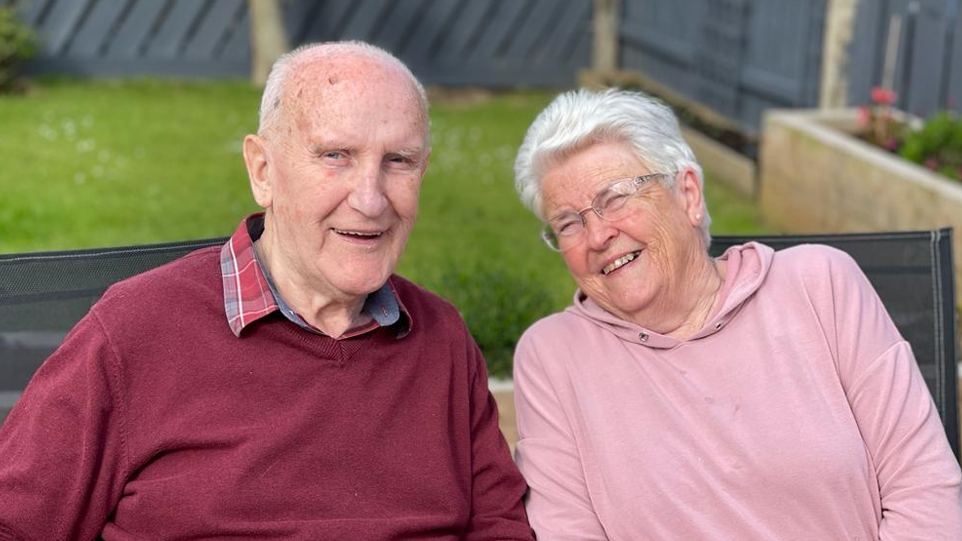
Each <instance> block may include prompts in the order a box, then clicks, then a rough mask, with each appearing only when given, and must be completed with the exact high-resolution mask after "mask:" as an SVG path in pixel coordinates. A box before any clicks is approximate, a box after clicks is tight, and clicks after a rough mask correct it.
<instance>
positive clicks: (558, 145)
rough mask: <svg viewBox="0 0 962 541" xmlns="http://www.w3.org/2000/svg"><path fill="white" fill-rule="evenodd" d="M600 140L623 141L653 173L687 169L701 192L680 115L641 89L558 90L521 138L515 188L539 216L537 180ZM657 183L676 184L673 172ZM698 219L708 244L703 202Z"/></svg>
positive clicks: (707, 219)
mask: <svg viewBox="0 0 962 541" xmlns="http://www.w3.org/2000/svg"><path fill="white" fill-rule="evenodd" d="M603 142H622V143H625V144H627V145H628V146H630V147H631V148H632V149H633V150H634V152H635V154H636V156H637V158H638V159H639V160H641V162H642V163H643V164H645V166H646V167H647V168H648V169H649V171H651V172H652V173H674V172H677V171H681V170H682V169H684V168H691V169H693V170H694V171H695V173H696V174H697V175H698V179H699V181H701V185H702V190H703V191H704V186H705V181H704V175H703V173H702V170H701V167H700V166H699V165H698V162H697V161H696V160H695V155H694V153H693V152H692V150H691V148H690V147H689V146H688V143H686V142H685V140H684V139H683V138H682V136H681V129H680V128H679V126H678V118H677V117H676V116H675V114H674V113H673V112H672V110H671V109H670V108H669V107H668V106H666V105H664V104H663V103H661V102H660V101H658V100H656V99H654V98H652V97H650V96H648V95H646V94H642V93H640V92H630V91H626V90H618V89H608V90H604V91H599V92H595V91H591V90H586V89H581V90H577V91H571V92H566V93H564V94H561V95H559V96H558V97H557V98H555V99H554V101H552V102H551V103H550V104H549V105H548V106H547V107H546V108H545V109H544V111H542V112H541V113H540V114H539V115H538V117H537V118H535V120H534V122H533V123H532V124H531V127H530V128H528V133H527V134H526V135H525V137H524V142H523V143H521V147H520V148H519V149H518V157H517V159H516V160H515V162H514V175H515V181H514V185H515V188H516V189H517V190H518V195H520V196H521V202H522V203H524V205H525V206H526V207H528V209H530V210H531V211H532V212H534V214H535V215H536V216H537V217H538V218H539V219H541V220H544V219H545V216H544V215H543V210H544V209H543V202H542V199H541V181H542V179H543V177H544V175H545V173H546V172H547V171H548V170H549V169H551V167H553V166H554V165H556V164H557V163H559V162H561V161H563V160H565V159H566V158H568V157H570V156H572V155H574V154H576V153H578V152H580V151H582V150H584V149H586V148H588V147H589V146H591V145H594V144H597V143H603ZM661 183H662V184H663V185H664V186H665V187H666V188H672V187H673V186H674V184H675V176H674V175H666V176H665V177H663V180H662V181H661ZM702 210H703V214H704V215H705V219H704V220H703V221H702V223H701V233H702V238H703V240H704V241H705V246H706V247H707V246H708V245H709V244H710V243H711V234H710V233H709V226H710V225H711V218H710V217H709V215H708V208H707V206H704V207H703V209H702Z"/></svg>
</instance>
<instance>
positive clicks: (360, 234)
mask: <svg viewBox="0 0 962 541" xmlns="http://www.w3.org/2000/svg"><path fill="white" fill-rule="evenodd" d="M334 231H336V232H337V233H338V234H341V235H349V236H351V237H364V238H370V237H380V236H381V234H380V233H364V232H361V231H345V230H343V229H335V230H334Z"/></svg>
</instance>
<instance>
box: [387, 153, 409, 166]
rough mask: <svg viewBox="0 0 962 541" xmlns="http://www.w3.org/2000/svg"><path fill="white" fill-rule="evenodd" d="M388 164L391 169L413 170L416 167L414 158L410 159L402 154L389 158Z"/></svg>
mask: <svg viewBox="0 0 962 541" xmlns="http://www.w3.org/2000/svg"><path fill="white" fill-rule="evenodd" d="M387 163H388V164H389V165H390V166H391V167H395V168H402V169H412V168H414V166H415V162H414V159H413V158H410V157H408V156H402V155H400V154H397V155H394V156H389V157H388V158H387Z"/></svg>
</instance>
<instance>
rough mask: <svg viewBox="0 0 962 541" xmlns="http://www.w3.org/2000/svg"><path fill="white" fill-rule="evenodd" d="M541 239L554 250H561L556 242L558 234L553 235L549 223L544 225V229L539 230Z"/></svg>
mask: <svg viewBox="0 0 962 541" xmlns="http://www.w3.org/2000/svg"><path fill="white" fill-rule="evenodd" d="M541 239H542V240H544V243H545V244H547V245H548V248H551V249H552V250H554V251H556V252H560V251H561V246H560V245H559V244H558V235H555V233H554V229H552V228H551V226H550V225H546V226H544V229H542V230H541Z"/></svg>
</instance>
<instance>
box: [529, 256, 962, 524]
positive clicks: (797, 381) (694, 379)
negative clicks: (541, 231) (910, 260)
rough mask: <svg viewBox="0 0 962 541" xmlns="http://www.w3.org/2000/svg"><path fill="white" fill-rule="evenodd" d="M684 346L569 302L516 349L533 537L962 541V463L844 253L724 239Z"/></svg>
mask: <svg viewBox="0 0 962 541" xmlns="http://www.w3.org/2000/svg"><path fill="white" fill-rule="evenodd" d="M722 257H723V258H725V259H727V260H728V275H727V278H726V284H725V287H724V288H723V293H722V294H723V297H724V298H723V300H722V302H721V305H722V306H721V309H719V310H718V311H717V312H716V313H715V314H713V315H712V317H710V318H709V321H708V322H707V323H706V325H705V327H704V329H702V330H701V331H700V332H699V333H697V334H696V335H695V336H693V337H692V338H690V339H688V340H686V341H678V340H675V339H673V338H669V337H666V336H663V335H659V334H657V333H655V332H652V331H649V330H646V329H643V328H641V327H638V326H636V325H634V324H631V323H628V322H625V321H623V320H620V319H618V318H616V317H615V316H613V315H611V314H609V313H607V312H605V311H604V310H603V309H601V308H600V307H599V306H598V305H597V304H595V303H594V302H593V301H591V300H590V299H587V298H584V296H583V295H582V294H581V292H578V293H577V294H576V296H575V304H574V306H571V307H569V308H568V309H567V310H565V311H564V312H562V313H559V314H555V315H552V316H550V317H548V318H545V319H543V320H541V321H539V322H538V323H536V324H535V325H534V326H532V327H531V328H530V329H529V330H528V331H527V332H526V333H525V335H524V336H523V337H522V339H521V341H520V343H519V345H518V349H517V352H516V355H515V375H514V377H515V401H516V408H517V426H518V436H519V441H518V445H517V457H516V459H517V461H518V464H519V466H520V467H521V470H522V473H523V474H524V476H525V478H526V479H527V481H528V484H529V486H530V492H529V496H528V500H527V510H528V517H529V519H530V521H531V524H532V526H533V527H534V529H535V532H536V534H537V536H538V539H539V540H540V541H551V540H554V539H577V540H592V539H632V540H646V539H651V540H685V541H690V540H702V539H704V540H726V539H731V540H739V541H750V540H758V541H772V540H800V541H802V540H804V541H810V540H813V539H818V540H822V539H825V540H828V539H831V540H859V541H866V540H886V541H904V540H910V539H917V540H934V539H946V540H948V539H953V540H955V539H962V489H960V483H962V473H960V470H959V465H958V463H957V462H956V461H955V458H954V456H953V455H952V452H951V450H950V447H949V444H948V441H947V440H946V437H945V432H944V430H943V428H942V425H941V423H940V422H939V418H938V413H937V412H936V410H935V406H934V404H933V402H932V399H931V397H930V395H929V393H928V390H927V388H926V386H925V382H924V381H923V379H922V377H921V374H920V373H919V370H918V367H917V365H916V363H915V360H914V358H913V356H912V351H911V349H910V347H909V345H908V343H907V342H905V340H904V339H902V337H901V336H900V335H899V333H898V331H897V330H896V328H895V326H894V325H893V324H892V321H891V319H890V318H889V317H888V315H887V314H886V312H885V310H884V308H883V307H882V305H881V302H880V301H879V299H878V297H877V296H876V294H875V292H874V291H873V290H872V287H871V285H870V284H869V283H868V281H867V280H866V279H865V277H864V275H863V274H862V273H861V271H860V270H859V269H858V267H857V265H856V264H855V262H854V261H853V260H852V259H851V258H850V257H849V256H847V255H846V254H844V253H843V252H840V251H838V250H835V249H832V248H827V247H824V246H814V245H809V246H799V247H796V248H791V249H787V250H784V251H781V252H779V253H777V254H775V253H774V252H773V251H772V249H771V248H769V247H767V246H764V245H760V244H756V243H749V244H746V245H744V246H740V247H734V248H732V249H730V250H729V251H728V252H726V254H725V255H724V256H722Z"/></svg>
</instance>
